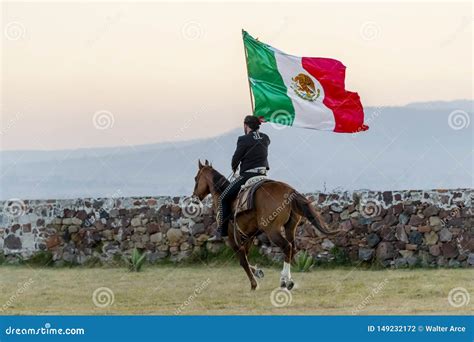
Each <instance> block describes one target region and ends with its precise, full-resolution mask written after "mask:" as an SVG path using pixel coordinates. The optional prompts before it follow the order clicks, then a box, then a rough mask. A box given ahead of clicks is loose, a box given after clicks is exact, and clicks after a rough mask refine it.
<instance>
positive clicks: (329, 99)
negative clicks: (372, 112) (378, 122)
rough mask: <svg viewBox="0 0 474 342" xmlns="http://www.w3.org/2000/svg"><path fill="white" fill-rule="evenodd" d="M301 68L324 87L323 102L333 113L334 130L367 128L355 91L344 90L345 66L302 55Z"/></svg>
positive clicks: (354, 130)
mask: <svg viewBox="0 0 474 342" xmlns="http://www.w3.org/2000/svg"><path fill="white" fill-rule="evenodd" d="M301 63H302V66H303V68H304V69H305V70H306V71H307V72H309V73H310V74H311V75H313V76H314V77H315V78H316V79H317V80H318V81H319V83H321V85H322V86H323V89H324V100H323V103H324V104H325V105H326V107H328V108H329V109H331V110H332V111H333V113H334V119H335V121H336V127H335V128H334V132H339V133H353V132H361V131H365V130H367V129H368V128H369V127H368V126H366V125H364V109H363V108H362V104H361V103H360V98H359V95H358V94H357V93H353V92H350V91H347V90H345V85H344V80H345V77H346V67H345V66H344V64H342V63H341V62H339V61H338V60H335V59H331V58H312V57H303V58H302V59H301Z"/></svg>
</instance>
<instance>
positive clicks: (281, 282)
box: [280, 280, 286, 289]
mask: <svg viewBox="0 0 474 342" xmlns="http://www.w3.org/2000/svg"><path fill="white" fill-rule="evenodd" d="M280 287H281V288H282V289H284V288H285V287H286V281H284V280H280Z"/></svg>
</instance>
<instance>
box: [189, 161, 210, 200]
mask: <svg viewBox="0 0 474 342" xmlns="http://www.w3.org/2000/svg"><path fill="white" fill-rule="evenodd" d="M198 165H199V169H198V172H197V174H196V177H194V181H195V184H194V191H193V196H195V197H197V198H199V200H201V201H202V200H203V199H204V198H205V197H206V196H207V195H209V194H210V193H211V187H210V182H211V181H212V165H211V164H210V163H209V162H208V161H207V160H206V161H205V163H204V165H203V164H202V163H201V161H200V160H199V164H198Z"/></svg>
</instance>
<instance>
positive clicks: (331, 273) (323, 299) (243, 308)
mask: <svg viewBox="0 0 474 342" xmlns="http://www.w3.org/2000/svg"><path fill="white" fill-rule="evenodd" d="M221 257H222V256H221ZM228 261H229V262H228V263H226V261H223V260H220V261H214V262H210V263H208V264H206V263H195V264H193V265H186V264H184V265H181V264H176V265H172V264H157V265H146V266H145V267H144V268H143V270H142V272H139V273H137V272H129V271H128V269H127V268H126V267H121V268H111V267H106V268H105V267H98V268H87V267H73V268H54V267H43V268H40V267H29V266H27V265H20V266H0V311H1V309H2V306H3V308H4V310H3V311H2V312H1V314H11V315H17V314H33V315H36V314H61V315H77V314H86V315H87V314H118V315H125V314H157V315H161V314H170V315H173V314H176V313H179V314H182V315H183V314H184V315H187V314H193V315H224V314H251V315H261V314H269V315H277V314H294V315H308V314H316V315H336V314H338V315H344V314H347V315H351V314H354V313H356V314H360V315H369V314H373V315H378V314H389V315H395V314H428V315H434V314H449V315H456V314H471V313H472V312H473V309H474V305H473V303H472V302H473V300H472V299H471V301H470V303H469V304H467V305H466V306H462V307H460V308H455V307H452V306H451V305H449V303H448V299H447V298H448V293H449V291H450V290H451V289H452V288H455V287H463V288H465V289H466V290H467V291H469V293H470V294H471V297H472V296H473V293H474V283H473V282H472V279H473V277H474V270H472V269H433V270H424V269H413V270H409V269H404V270H370V269H360V268H355V267H339V268H337V269H321V268H318V267H315V268H313V270H312V271H311V272H306V273H294V274H293V278H294V280H295V282H296V284H297V285H296V288H295V289H294V290H292V301H291V303H290V304H289V305H287V306H285V307H282V308H277V307H275V306H273V305H272V304H271V300H270V296H271V293H272V290H274V289H275V288H277V286H278V285H279V276H280V267H281V266H280V267H278V268H276V267H267V268H264V270H265V278H264V279H262V280H260V281H259V289H258V290H257V291H254V292H252V291H250V285H249V282H248V279H247V277H246V275H245V273H244V272H243V270H242V269H241V268H240V266H238V265H236V263H235V261H233V259H229V260H228ZM381 284H383V287H382V288H381V290H380V291H378V293H377V294H375V295H373V296H370V295H371V293H373V289H374V288H376V287H377V286H379V287H380V286H381ZM21 286H23V288H22V291H21V293H19V291H18V289H19V287H21ZM100 287H107V288H109V289H111V290H112V292H113V294H114V302H113V304H111V305H109V306H106V307H104V308H101V307H97V306H96V305H94V302H93V300H92V296H93V293H94V291H95V290H96V289H97V288H100ZM367 298H369V300H366V299H367ZM364 300H365V302H364ZM7 303H8V305H6V304H7ZM362 303H365V304H363V305H362V307H360V305H361V304H362ZM358 306H359V309H357V308H358Z"/></svg>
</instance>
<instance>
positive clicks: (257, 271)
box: [255, 268, 265, 279]
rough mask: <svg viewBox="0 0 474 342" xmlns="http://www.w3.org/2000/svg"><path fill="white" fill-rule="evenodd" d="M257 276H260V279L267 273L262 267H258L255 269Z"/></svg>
mask: <svg viewBox="0 0 474 342" xmlns="http://www.w3.org/2000/svg"><path fill="white" fill-rule="evenodd" d="M255 276H256V277H257V278H258V279H262V278H263V277H265V273H263V270H262V269H260V268H257V269H256V270H255Z"/></svg>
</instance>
